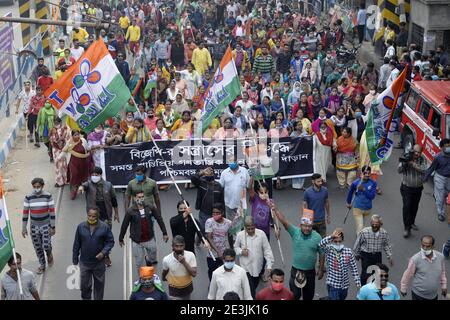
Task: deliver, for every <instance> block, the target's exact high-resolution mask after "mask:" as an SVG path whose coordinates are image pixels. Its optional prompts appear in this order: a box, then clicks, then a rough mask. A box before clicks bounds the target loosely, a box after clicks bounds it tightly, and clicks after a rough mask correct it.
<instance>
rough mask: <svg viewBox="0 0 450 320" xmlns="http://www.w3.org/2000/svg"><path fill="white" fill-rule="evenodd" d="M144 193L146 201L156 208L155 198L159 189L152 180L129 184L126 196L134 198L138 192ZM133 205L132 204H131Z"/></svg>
mask: <svg viewBox="0 0 450 320" xmlns="http://www.w3.org/2000/svg"><path fill="white" fill-rule="evenodd" d="M142 191H143V192H144V201H145V203H147V204H148V205H149V206H156V204H155V196H157V195H158V187H157V185H156V182H155V180H153V179H150V178H148V177H147V178H145V180H144V182H142V183H139V182H137V180H136V179H133V180H131V181H130V182H128V186H127V191H126V193H125V195H126V196H127V197H128V196H130V197H131V198H134V197H135V196H136V194H137V193H138V192H142ZM130 205H131V203H130Z"/></svg>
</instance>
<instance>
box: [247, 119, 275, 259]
mask: <svg viewBox="0 0 450 320" xmlns="http://www.w3.org/2000/svg"><path fill="white" fill-rule="evenodd" d="M245 118H246V119H247V122H248V124H249V125H250V132H251V135H252V137H253V142H254V143H255V146H257V143H256V142H257V141H256V135H255V132H254V130H253V127H252V124H251V123H250V117H249V116H248V115H245ZM257 150H258V147H257ZM257 181H258V184H259V187H260V188H261V186H262V185H261V181H259V180H257ZM251 187H253V186H251ZM270 215H271V216H272V220H273V221H274V229H275V231H276V233H278V235H280V225H279V221H278V219H277V217H276V216H275V215H274V213H273V210H272V209H270ZM275 238H277V242H278V249H279V250H280V256H281V263H282V264H283V266H284V255H283V250H282V249H281V242H280V239H279V237H275Z"/></svg>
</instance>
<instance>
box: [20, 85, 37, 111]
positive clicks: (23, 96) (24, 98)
mask: <svg viewBox="0 0 450 320" xmlns="http://www.w3.org/2000/svg"><path fill="white" fill-rule="evenodd" d="M23 85H24V88H23V90H22V91H21V92H20V93H19V96H18V98H17V101H16V114H19V107H20V105H21V104H22V113H23V116H24V117H25V118H26V117H27V115H28V109H29V108H30V100H31V97H32V96H35V95H36V91H34V90H33V89H32V88H31V81H30V80H26V81H25V82H24V83H23Z"/></svg>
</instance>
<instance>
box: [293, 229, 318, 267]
mask: <svg viewBox="0 0 450 320" xmlns="http://www.w3.org/2000/svg"><path fill="white" fill-rule="evenodd" d="M287 232H288V233H289V235H290V236H291V238H292V257H293V258H292V266H293V267H294V268H296V269H300V270H314V269H315V267H316V261H317V253H319V254H322V249H321V248H320V247H319V243H320V241H321V240H322V237H321V236H320V235H319V234H318V233H317V232H316V231H314V230H312V232H311V234H310V235H307V236H305V235H304V234H303V233H302V231H301V229H300V228H299V227H296V226H294V225H292V224H291V225H290V226H289V228H288V230H287Z"/></svg>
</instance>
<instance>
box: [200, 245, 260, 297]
mask: <svg viewBox="0 0 450 320" xmlns="http://www.w3.org/2000/svg"><path fill="white" fill-rule="evenodd" d="M235 260H236V252H235V251H234V250H233V249H226V250H225V251H224V253H223V262H224V264H223V266H221V267H219V268H217V269H216V270H215V271H214V272H213V275H212V279H211V284H210V285H209V293H208V300H223V296H224V295H225V293H227V292H230V291H233V292H236V293H237V294H238V295H239V298H240V299H241V300H253V299H252V295H251V292H250V285H249V282H248V279H247V273H246V272H245V270H244V269H243V268H242V267H240V266H238V265H236V264H235Z"/></svg>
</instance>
